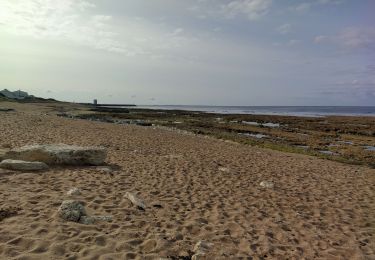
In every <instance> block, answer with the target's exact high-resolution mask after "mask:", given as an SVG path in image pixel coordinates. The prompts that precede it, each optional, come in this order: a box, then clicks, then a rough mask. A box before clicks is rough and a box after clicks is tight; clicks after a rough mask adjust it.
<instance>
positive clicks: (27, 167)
mask: <svg viewBox="0 0 375 260" xmlns="http://www.w3.org/2000/svg"><path fill="white" fill-rule="evenodd" d="M0 168H3V169H8V170H16V171H40V170H46V169H48V165H47V164H45V163H43V162H26V161H21V160H10V159H7V160H4V161H2V162H1V163H0Z"/></svg>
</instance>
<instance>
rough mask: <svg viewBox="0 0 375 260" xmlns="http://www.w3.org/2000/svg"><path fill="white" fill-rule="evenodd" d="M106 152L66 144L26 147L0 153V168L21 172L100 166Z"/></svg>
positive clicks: (103, 149) (97, 148) (101, 149)
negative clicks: (49, 168) (57, 166)
mask: <svg viewBox="0 0 375 260" xmlns="http://www.w3.org/2000/svg"><path fill="white" fill-rule="evenodd" d="M106 156H107V150H106V149H105V148H102V147H80V146H74V145H66V144H47V145H28V146H23V147H21V148H16V149H12V150H9V151H0V160H2V162H1V163H0V168H4V169H9V170H21V171H37V170H46V169H48V165H102V164H103V163H104V160H105V158H106Z"/></svg>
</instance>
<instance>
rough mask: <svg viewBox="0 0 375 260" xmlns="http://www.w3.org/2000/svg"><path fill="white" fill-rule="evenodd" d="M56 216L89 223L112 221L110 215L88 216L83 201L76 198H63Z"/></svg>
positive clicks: (85, 223)
mask: <svg viewBox="0 0 375 260" xmlns="http://www.w3.org/2000/svg"><path fill="white" fill-rule="evenodd" d="M58 216H59V217H60V218H61V219H63V220H66V221H72V222H77V223H81V224H84V225H91V224H94V223H96V222H98V221H112V216H88V215H87V213H86V210H85V207H84V205H83V202H81V201H77V200H65V201H63V202H62V203H61V205H60V207H59V209H58Z"/></svg>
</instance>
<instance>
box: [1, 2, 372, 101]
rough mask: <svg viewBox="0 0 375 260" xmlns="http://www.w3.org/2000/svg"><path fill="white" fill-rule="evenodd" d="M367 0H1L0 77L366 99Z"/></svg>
mask: <svg viewBox="0 0 375 260" xmlns="http://www.w3.org/2000/svg"><path fill="white" fill-rule="evenodd" d="M374 11H375V1H373V0H361V1H358V0H298V1H297V0H277V1H276V0H184V1H181V0H0V89H3V88H7V89H9V90H13V91H14V90H18V89H21V90H25V91H28V92H29V93H30V94H33V95H36V96H40V97H45V98H56V99H58V100H64V101H73V102H92V100H93V99H98V102H99V103H121V104H123V103H131V104H143V105H146V104H149V105H163V104H164V105H166V104H170V105H242V106H246V105H249V106H252V105H254V106H255V105H348V106H349V105H350V106H351V105H363V106H365V105H375V15H374Z"/></svg>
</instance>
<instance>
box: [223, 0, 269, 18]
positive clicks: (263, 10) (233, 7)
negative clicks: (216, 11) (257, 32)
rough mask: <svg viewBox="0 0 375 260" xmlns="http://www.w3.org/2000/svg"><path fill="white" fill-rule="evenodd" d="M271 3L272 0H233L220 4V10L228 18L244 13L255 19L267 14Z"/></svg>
mask: <svg viewBox="0 0 375 260" xmlns="http://www.w3.org/2000/svg"><path fill="white" fill-rule="evenodd" d="M271 5H272V0H233V1H230V2H229V3H227V4H223V5H221V11H222V13H223V14H224V15H225V16H226V17H228V18H233V17H236V16H238V15H245V16H246V17H247V18H248V19H250V20H256V19H258V18H260V17H262V16H264V15H265V14H267V13H268V11H269V8H270V7H271Z"/></svg>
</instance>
